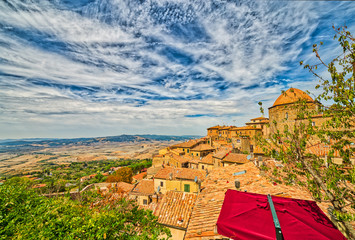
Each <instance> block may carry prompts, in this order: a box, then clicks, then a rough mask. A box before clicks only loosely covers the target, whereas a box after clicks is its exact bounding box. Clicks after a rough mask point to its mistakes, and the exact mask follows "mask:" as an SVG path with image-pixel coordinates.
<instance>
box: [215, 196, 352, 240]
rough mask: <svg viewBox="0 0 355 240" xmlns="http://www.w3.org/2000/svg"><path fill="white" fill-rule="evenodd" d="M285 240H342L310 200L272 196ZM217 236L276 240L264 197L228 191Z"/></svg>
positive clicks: (241, 239) (269, 211) (340, 234)
mask: <svg viewBox="0 0 355 240" xmlns="http://www.w3.org/2000/svg"><path fill="white" fill-rule="evenodd" d="M272 201H273V203H274V207H275V209H276V213H277V217H278V220H279V222H280V225H281V230H282V234H283V237H284V239H285V240H299V239H301V240H306V239H312V240H313V239H317V240H322V239H327V240H330V239H332V240H333V239H339V240H340V239H346V238H345V237H344V236H343V234H342V233H341V232H340V231H339V230H338V229H336V228H335V226H334V225H333V223H332V222H331V221H330V220H329V218H328V217H327V216H326V215H325V214H324V213H323V212H322V210H321V209H320V208H319V207H318V206H317V204H316V203H315V202H314V201H307V200H299V199H292V198H283V197H274V196H272ZM217 230H218V233H219V234H221V235H224V236H226V237H229V238H232V239H238V240H243V239H245V240H251V239H255V240H256V239H260V240H266V239H273V240H274V239H276V231H275V225H274V222H273V217H272V213H271V210H270V205H269V203H268V199H267V196H266V195H261V194H255V193H247V192H240V191H236V190H228V191H227V192H226V195H225V198H224V202H223V206H222V210H221V212H220V214H219V218H218V221H217Z"/></svg>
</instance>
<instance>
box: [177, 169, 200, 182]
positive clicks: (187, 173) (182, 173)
mask: <svg viewBox="0 0 355 240" xmlns="http://www.w3.org/2000/svg"><path fill="white" fill-rule="evenodd" d="M175 170H176V174H175V177H176V178H179V179H188V180H194V179H195V177H197V179H199V180H202V181H203V180H204V179H205V176H206V172H205V171H203V170H199V169H192V168H175Z"/></svg>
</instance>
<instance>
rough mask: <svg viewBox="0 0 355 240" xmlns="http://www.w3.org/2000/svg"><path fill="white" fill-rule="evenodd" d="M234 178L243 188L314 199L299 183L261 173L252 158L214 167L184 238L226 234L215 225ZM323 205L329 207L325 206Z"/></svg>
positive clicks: (219, 237) (204, 185)
mask: <svg viewBox="0 0 355 240" xmlns="http://www.w3.org/2000/svg"><path fill="white" fill-rule="evenodd" d="M243 170H246V173H244V174H241V175H236V176H234V175H233V173H236V172H241V171H243ZM235 180H239V181H240V190H241V191H244V190H247V191H248V192H253V193H259V194H271V195H274V196H288V197H293V198H298V199H307V200H311V195H310V194H309V193H308V192H307V191H305V190H303V189H301V188H300V187H295V186H286V185H282V184H277V185H274V184H273V183H272V182H270V181H269V180H268V178H266V177H263V176H261V175H260V171H259V169H258V168H257V167H255V165H254V164H253V163H251V162H249V163H246V164H243V165H231V166H228V167H219V168H214V169H213V170H212V171H211V172H210V174H209V175H208V176H207V177H206V179H205V180H204V181H203V182H202V184H201V187H202V189H203V190H202V192H201V193H199V195H198V196H197V200H196V203H195V206H194V209H193V211H192V215H191V220H190V223H189V226H188V228H187V232H186V235H185V239H194V240H195V239H196V240H197V239H199V240H202V239H222V238H223V236H221V235H218V233H217V232H215V229H216V228H215V226H216V223H217V219H218V216H219V212H220V211H221V207H222V204H223V201H224V194H225V192H226V191H227V189H235V185H234V181H235ZM323 209H324V210H326V208H323ZM224 238H225V237H224Z"/></svg>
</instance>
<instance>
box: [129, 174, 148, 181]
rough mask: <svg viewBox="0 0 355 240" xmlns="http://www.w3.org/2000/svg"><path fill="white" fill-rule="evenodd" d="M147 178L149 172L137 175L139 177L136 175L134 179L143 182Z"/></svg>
mask: <svg viewBox="0 0 355 240" xmlns="http://www.w3.org/2000/svg"><path fill="white" fill-rule="evenodd" d="M145 176H147V172H142V173H139V174H137V175H134V176H133V177H132V178H133V179H134V180H137V181H139V180H142V179H143V178H144V177H145Z"/></svg>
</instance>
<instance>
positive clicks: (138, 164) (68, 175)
mask: <svg viewBox="0 0 355 240" xmlns="http://www.w3.org/2000/svg"><path fill="white" fill-rule="evenodd" d="M151 165H152V160H151V159H144V160H99V161H85V162H72V163H70V164H53V163H51V164H44V165H43V166H42V167H43V170H42V171H38V172H32V173H31V175H27V177H28V178H30V179H32V180H33V181H32V184H33V185H34V186H39V185H40V184H45V185H46V186H44V187H40V188H38V191H39V192H41V193H52V192H65V191H70V190H73V189H74V188H76V189H78V188H79V187H80V189H82V188H84V187H85V186H87V185H89V184H92V183H99V182H105V181H106V180H107V178H108V177H110V176H111V175H112V176H113V175H114V176H117V174H115V170H114V168H117V167H128V168H129V169H130V170H131V176H130V177H129V178H130V179H131V178H132V175H134V174H137V173H139V172H140V171H141V170H142V169H144V168H149V167H150V166H151ZM90 175H91V177H90V179H87V180H85V181H80V179H81V178H82V177H85V176H90ZM111 178H112V177H111ZM126 182H127V181H126Z"/></svg>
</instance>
